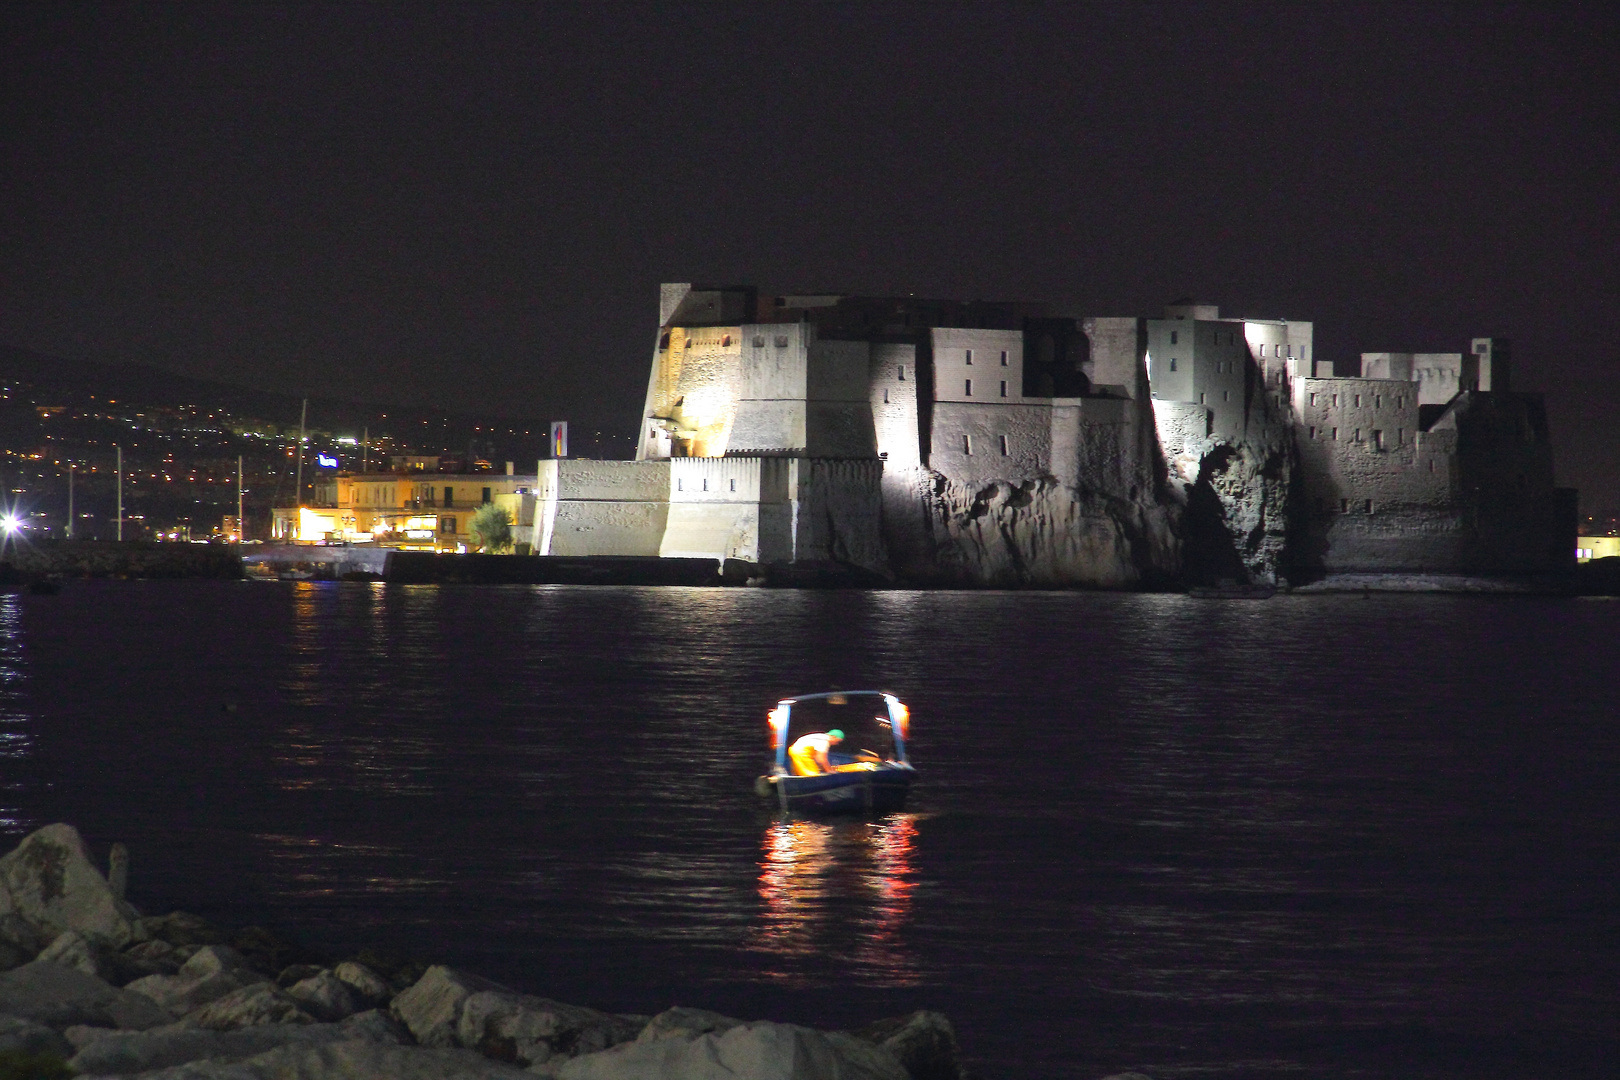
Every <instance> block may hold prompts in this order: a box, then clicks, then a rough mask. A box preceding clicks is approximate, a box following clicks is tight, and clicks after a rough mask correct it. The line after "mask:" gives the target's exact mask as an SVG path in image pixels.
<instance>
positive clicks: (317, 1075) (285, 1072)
mask: <svg viewBox="0 0 1620 1080" xmlns="http://www.w3.org/2000/svg"><path fill="white" fill-rule="evenodd" d="M239 1068H243V1069H245V1070H250V1071H247V1072H244V1073H241V1074H235V1073H232V1074H225V1073H221V1074H218V1075H217V1076H216V1075H213V1074H208V1073H193V1074H187V1078H186V1080H237V1077H238V1076H243V1077H249V1076H250V1077H252V1080H534V1074H533V1073H526V1072H523V1071H522V1070H521V1069H517V1068H514V1067H512V1066H511V1065H503V1064H501V1063H499V1062H495V1061H490V1060H489V1059H488V1058H484V1057H480V1056H479V1055H477V1054H474V1053H472V1052H471V1051H468V1050H446V1049H438V1048H432V1049H430V1048H423V1047H416V1046H385V1045H381V1044H378V1043H372V1042H362V1041H359V1040H353V1041H348V1042H332V1043H321V1044H316V1045H311V1044H305V1043H289V1044H287V1045H285V1046H282V1047H279V1048H278V1049H275V1050H272V1051H270V1052H269V1053H267V1054H261V1055H260V1056H258V1057H256V1058H249V1059H248V1060H247V1061H245V1062H243V1063H242V1064H241V1065H240V1066H239ZM142 1080H180V1078H179V1077H174V1078H163V1077H162V1076H161V1074H159V1075H158V1076H154V1077H150V1078H146V1077H143V1078H142Z"/></svg>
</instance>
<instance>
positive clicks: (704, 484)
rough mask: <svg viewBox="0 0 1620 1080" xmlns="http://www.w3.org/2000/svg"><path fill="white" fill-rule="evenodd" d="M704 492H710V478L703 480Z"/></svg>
mask: <svg viewBox="0 0 1620 1080" xmlns="http://www.w3.org/2000/svg"><path fill="white" fill-rule="evenodd" d="M703 490H704V491H708V490H709V478H708V477H707V476H705V477H704V478H703Z"/></svg>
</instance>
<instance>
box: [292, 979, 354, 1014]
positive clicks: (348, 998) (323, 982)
mask: <svg viewBox="0 0 1620 1080" xmlns="http://www.w3.org/2000/svg"><path fill="white" fill-rule="evenodd" d="M287 996H288V997H290V998H292V999H293V1000H294V1001H296V1002H298V1005H299V1007H300V1008H302V1009H303V1010H304V1011H305V1012H307V1013H309V1015H311V1016H313V1017H314V1018H315V1019H317V1020H342V1019H343V1018H344V1017H345V1016H353V1015H354V1014H355V1013H357V1012H359V1011H360V1009H361V1007H362V1003H361V1001H360V999H359V997H358V995H356V994H355V992H354V991H353V990H352V989H350V988H349V984H348V983H346V982H344V981H343V980H342V979H339V978H338V977H337V976H336V975H334V974H333V973H332V972H330V971H322V972H320V973H319V974H316V975H314V976H311V977H310V978H307V979H303V980H301V981H299V982H296V983H293V984H292V985H291V986H289V987H287Z"/></svg>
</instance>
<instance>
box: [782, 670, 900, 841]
mask: <svg viewBox="0 0 1620 1080" xmlns="http://www.w3.org/2000/svg"><path fill="white" fill-rule="evenodd" d="M767 721H768V723H769V725H770V730H771V747H772V750H773V751H774V754H775V759H774V760H773V762H772V763H771V771H770V772H769V773H767V774H766V775H764V776H761V777H760V778H759V779H758V780H756V781H754V791H755V792H756V793H757V794H758V795H760V796H761V797H762V798H767V799H770V800H771V801H773V802H774V803H776V805H777V806H779V807H780V808H781V810H782V812H783V813H785V814H786V813H816V814H836V813H849V814H889V813H893V812H895V811H897V810H903V809H905V805H906V795H907V793H908V792H909V791H910V790H911V781H912V778H913V777H915V776H916V774H917V771H916V770H915V769H913V768H912V767H911V761H910V760H909V759H908V758H907V757H906V739H907V737H908V736H909V735H910V731H911V710H910V709H908V708H906V706H905V704H904V703H902V702H901V701H900V699H899V698H897V697H895V696H894V695H893V694H889V693H885V692H883V691H881V690H845V691H836V692H833V693H829V694H805V695H803V696H802V697H794V698H783V699H782V700H781V701H778V702H777V703H776V708H774V709H772V710H771V712H770V716H769V717H768V718H767ZM831 732H841V733H842V735H843V738H842V739H841V740H836V741H834V742H833V744H832V745H831V746H829V747H828V748H827V750H826V761H827V764H829V765H831V766H832V768H831V771H823V770H822V769H821V768H820V766H818V765H817V764H815V763H814V761H813V760H811V759H810V757H809V755H807V754H805V753H804V752H802V750H801V752H799V753H795V752H794V751H793V748H794V747H795V746H796V745H798V744H799V743H800V740H801V739H803V738H804V737H805V736H807V735H817V734H822V735H825V734H828V733H831Z"/></svg>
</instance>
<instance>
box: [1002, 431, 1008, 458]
mask: <svg viewBox="0 0 1620 1080" xmlns="http://www.w3.org/2000/svg"><path fill="white" fill-rule="evenodd" d="M1001 456H1002V457H1006V456H1007V436H1005V435H1003V436H1001Z"/></svg>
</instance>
